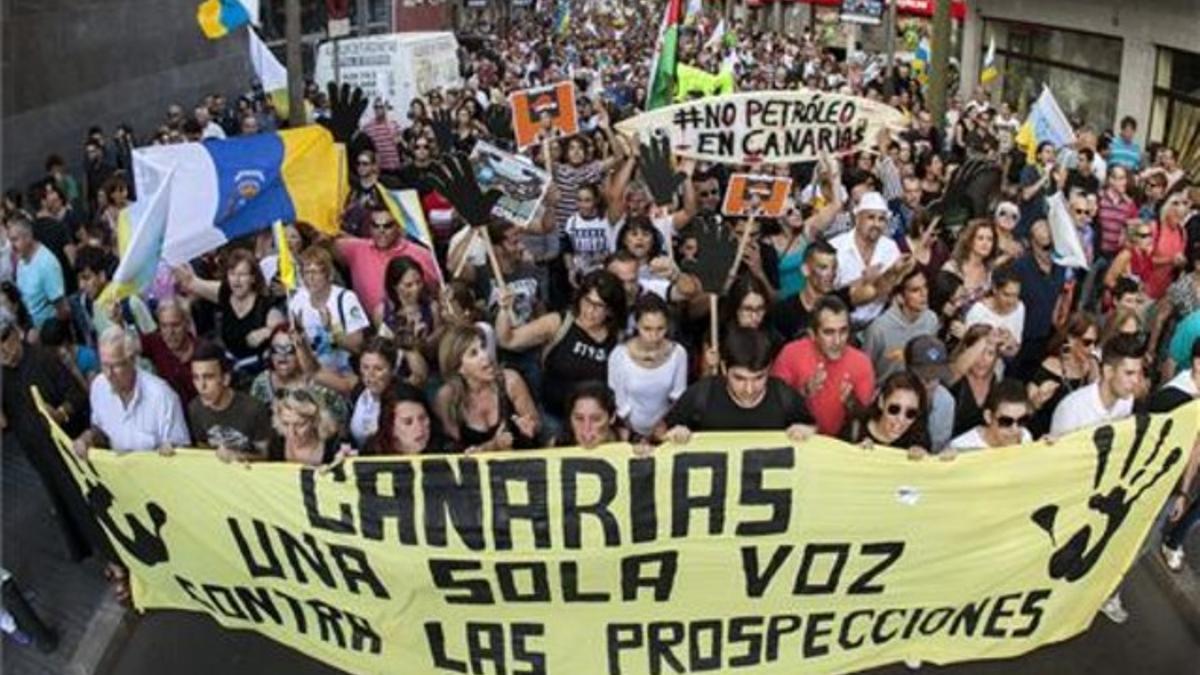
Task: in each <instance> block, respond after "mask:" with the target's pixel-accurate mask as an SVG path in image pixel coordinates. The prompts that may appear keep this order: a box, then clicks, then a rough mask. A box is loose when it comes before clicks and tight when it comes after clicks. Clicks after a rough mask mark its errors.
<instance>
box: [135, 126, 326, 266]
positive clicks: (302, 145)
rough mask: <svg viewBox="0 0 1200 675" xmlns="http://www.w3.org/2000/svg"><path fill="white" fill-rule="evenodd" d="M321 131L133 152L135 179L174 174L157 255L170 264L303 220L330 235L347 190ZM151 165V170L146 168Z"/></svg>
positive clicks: (296, 131) (304, 130) (302, 130)
mask: <svg viewBox="0 0 1200 675" xmlns="http://www.w3.org/2000/svg"><path fill="white" fill-rule="evenodd" d="M344 154H345V148H344V146H341V145H338V144H335V143H334V142H333V136H332V135H330V133H329V131H327V130H326V129H325V128H324V127H321V126H318V125H311V126H307V127H301V128H299V129H289V130H286V131H281V132H279V133H274V134H255V135H252V136H238V137H236V138H231V139H229V140H208V141H205V142H203V143H180V144H177V145H160V146H150V147H146V148H139V149H137V150H135V151H134V175H135V176H136V178H137V184H138V186H139V188H140V187H141V185H142V173H146V172H148V171H154V172H159V173H161V172H163V171H165V170H166V169H173V170H174V172H175V179H176V180H174V181H173V185H172V187H171V188H170V194H169V196H168V208H169V209H170V219H169V221H170V222H169V225H168V227H167V236H166V242H165V245H164V250H163V254H164V256H165V258H166V259H167V261H168V262H170V263H171V264H179V263H183V262H186V261H188V260H191V259H192V258H195V257H196V256H199V255H202V254H204V253H206V252H208V251H211V250H213V249H215V248H219V247H221V246H223V245H225V244H226V243H228V242H230V241H233V240H235V239H238V238H240V237H245V236H247V235H250V234H254V233H256V232H260V231H262V230H265V229H267V228H269V227H271V224H272V223H274V222H275V221H276V220H282V221H283V222H285V223H294V222H298V221H303V222H305V223H308V224H310V225H312V226H313V227H315V228H317V229H318V230H320V231H322V232H326V233H328V234H336V233H337V232H338V230H339V216H340V214H341V209H342V204H343V203H344V202H345V195H346V191H347V187H346V180H345V173H344V172H343V171H342V170H341V169H342V168H343V167H344V163H343V159H342V157H343V156H344ZM147 167H149V168H147Z"/></svg>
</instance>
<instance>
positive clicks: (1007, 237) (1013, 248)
mask: <svg viewBox="0 0 1200 675" xmlns="http://www.w3.org/2000/svg"><path fill="white" fill-rule="evenodd" d="M1020 219H1021V209H1020V207H1018V206H1017V205H1016V204H1014V203H1012V202H1000V204H999V205H998V206H997V207H996V214H995V217H994V218H993V219H992V222H994V223H995V225H996V237H997V239H996V248H997V250H999V251H1000V257H999V258H998V259H997V261H996V264H997V265H1000V264H1003V263H1004V262H1005V261H1009V260H1016V259H1017V258H1020V257H1021V256H1022V255H1023V254H1024V253H1025V244H1023V243H1021V240H1020V239H1018V238H1017V235H1016V229H1017V221H1018V220H1020Z"/></svg>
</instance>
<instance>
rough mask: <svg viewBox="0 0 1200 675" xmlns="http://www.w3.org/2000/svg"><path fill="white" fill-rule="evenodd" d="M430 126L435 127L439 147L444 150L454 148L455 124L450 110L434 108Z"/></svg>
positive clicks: (434, 131)
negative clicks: (451, 118)
mask: <svg viewBox="0 0 1200 675" xmlns="http://www.w3.org/2000/svg"><path fill="white" fill-rule="evenodd" d="M429 126H431V127H433V135H434V136H436V137H437V142H438V147H439V148H440V149H441V151H442V152H450V151H451V150H453V149H454V126H453V123H452V122H451V120H450V111H449V110H443V109H437V110H434V111H433V114H432V115H430V117H429Z"/></svg>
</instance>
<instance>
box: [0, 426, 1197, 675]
mask: <svg viewBox="0 0 1200 675" xmlns="http://www.w3.org/2000/svg"><path fill="white" fill-rule="evenodd" d="M5 440H9V439H5ZM2 454H3V472H4V473H3V488H4V495H3V505H4V514H3V515H4V518H3V521H4V544H5V546H4V550H3V562H4V565H5V566H6V567H7V568H8V569H9V570H11V571H13V572H14V574H15V575H16V578H17V579H18V581H20V582H21V585H22V586H23V587H24V589H25V590H26V591H27V595H32V596H33V598H32V604H33V605H34V607H35V609H37V610H38V611H39V613H41V614H42V616H43V617H44V618H45V619H46V620H47V622H48V623H50V624H51V625H53V626H54V627H55V628H57V629H58V631H59V633H60V638H61V642H60V645H59V648H58V650H57V651H56V652H54V653H52V654H48V655H47V654H41V653H39V652H37V651H36V650H35V649H33V648H32V647H22V646H17V645H14V644H13V643H11V642H10V641H8V640H5V641H4V647H5V648H4V650H3V655H2V659H0V673H4V674H5V675H10V674H11V675H60V674H65V675H85V674H92V673H96V674H97V675H159V674H161V673H170V674H171V675H210V674H212V673H221V674H222V675H242V674H243V673H244V674H246V675H250V674H254V675H259V674H261V673H288V674H289V675H326V674H329V673H337V672H340V671H338V670H337V669H334V668H331V667H329V666H326V665H324V664H321V663H319V662H317V661H314V660H312V659H310V658H307V657H305V656H304V655H302V654H300V653H299V652H296V651H294V650H292V649H289V648H287V647H285V646H283V645H281V644H278V643H276V642H274V641H272V640H270V639H267V638H265V637H261V636H259V635H257V634H254V633H251V632H248V631H237V630H227V629H223V628H221V627H220V626H218V625H217V624H216V623H215V622H213V621H212V620H211V619H209V618H208V617H206V616H204V615H201V614H197V613H191V612H177V611H155V612H149V613H147V614H146V615H144V616H141V617H139V616H137V615H136V614H134V613H133V612H128V613H124V614H123V613H122V612H121V610H120V609H119V608H118V607H117V606H116V604H115V603H114V602H113V601H112V600H111V598H110V595H109V593H108V590H107V588H106V586H105V584H104V582H103V580H102V576H101V571H100V570H101V567H100V565H99V563H98V562H96V561H95V560H91V561H88V562H86V563H83V564H76V563H71V562H69V561H67V560H66V558H65V554H64V549H63V545H62V542H61V539H60V537H59V534H58V530H57V528H56V526H55V525H54V522H53V520H52V519H51V516H50V515H49V513H48V512H47V509H48V501H47V500H46V498H45V495H44V493H43V491H42V487H41V483H40V481H38V479H37V476H36V474H35V473H34V472H33V470H32V468H31V467H30V466H29V464H28V463H27V462H26V461H25V459H24V457H23V455H22V453H21V452H20V450H19V449H17V448H15V447H14V445H13V444H12V443H6V444H5V445H4V447H3V453H2ZM1188 545H1189V551H1188V560H1189V565H1190V568H1189V569H1188V570H1185V572H1183V574H1182V575H1181V576H1173V575H1171V574H1170V573H1169V572H1166V571H1165V568H1163V567H1162V565H1161V562H1160V561H1159V560H1158V559H1157V551H1155V554H1154V556H1148V557H1147V558H1146V559H1145V560H1143V561H1142V562H1141V563H1140V564H1139V565H1138V566H1137V567H1136V568H1134V570H1133V572H1132V573H1131V574H1130V576H1129V578H1128V579H1127V581H1126V590H1125V591H1124V592H1123V597H1124V599H1125V604H1126V607H1127V608H1128V609H1129V611H1130V613H1131V615H1132V616H1131V618H1130V620H1129V622H1128V623H1126V624H1125V625H1123V626H1116V625H1114V624H1112V623H1110V622H1109V621H1108V620H1107V619H1105V618H1104V617H1097V619H1096V621H1095V623H1094V624H1093V625H1092V627H1091V629H1090V630H1088V631H1087V632H1086V633H1084V634H1083V635H1080V636H1078V637H1076V638H1074V639H1072V640H1069V641H1067V642H1064V643H1061V644H1057V645H1050V646H1047V647H1043V648H1042V649H1039V650H1037V651H1035V652H1032V653H1030V654H1027V655H1025V656H1023V657H1020V658H1017V659H1007V660H1003V661H992V662H972V663H961V664H956V665H953V666H947V667H936V666H932V665H926V666H925V667H924V668H923V669H922V670H921V671H920V672H922V673H946V674H952V675H1000V674H1004V675H1009V674H1011V673H1020V674H1021V675H1027V674H1028V675H1041V674H1043V673H1044V674H1046V675H1074V674H1079V675H1084V674H1087V675H1107V674H1110V673H1111V674H1112V675H1118V674H1120V675H1124V674H1126V673H1136V674H1137V675H1159V674H1161V675H1193V674H1197V673H1200V635H1197V634H1195V633H1193V632H1191V629H1189V626H1191V627H1193V629H1195V630H1198V631H1200V621H1193V622H1192V623H1191V624H1189V622H1188V621H1187V620H1186V619H1185V616H1188V613H1187V612H1186V611H1185V610H1187V609H1191V610H1200V594H1195V595H1191V596H1187V595H1186V594H1185V593H1184V592H1183V591H1180V590H1179V588H1181V587H1183V586H1187V587H1190V588H1200V536H1198V535H1196V534H1193V536H1192V537H1190V538H1189V541H1188ZM1156 577H1157V578H1156ZM1181 580H1183V581H1186V582H1188V583H1187V584H1183V585H1181V584H1179V583H1178V582H1179V581H1181ZM1196 615H1200V611H1196V612H1193V613H1192V616H1196ZM122 621H123V623H122ZM395 672H397V673H405V674H408V673H413V672H415V671H413V670H412V669H411V668H406V667H404V666H403V665H398V666H397V668H396V670H395ZM909 672H910V671H908V670H907V669H906V668H904V667H903V666H899V665H897V666H890V667H886V668H879V669H876V670H873V671H871V675H906V674H907V673H909Z"/></svg>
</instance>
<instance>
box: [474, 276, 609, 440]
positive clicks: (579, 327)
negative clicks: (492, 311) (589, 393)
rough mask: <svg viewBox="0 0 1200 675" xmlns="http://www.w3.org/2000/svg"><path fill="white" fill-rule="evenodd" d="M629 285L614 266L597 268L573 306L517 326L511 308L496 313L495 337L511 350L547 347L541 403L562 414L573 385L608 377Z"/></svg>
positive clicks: (585, 278) (579, 289) (550, 412)
mask: <svg viewBox="0 0 1200 675" xmlns="http://www.w3.org/2000/svg"><path fill="white" fill-rule="evenodd" d="M625 309H626V308H625V289H624V288H623V287H622V286H621V282H620V280H618V279H617V278H616V277H615V276H614V275H613V274H612V273H611V272H609V271H607V270H596V271H595V272H591V273H589V274H588V275H587V276H585V277H584V278H583V280H582V281H581V282H580V283H579V288H578V289H577V290H576V291H575V302H574V305H573V306H572V309H571V311H570V312H567V313H565V314H547V315H545V316H542V317H539V318H538V319H536V320H534V321H531V322H529V323H527V324H525V325H524V326H513V325H512V317H511V312H508V311H507V310H504V311H501V312H500V315H499V316H498V317H497V319H496V338H497V341H498V342H499V344H500V346H501V347H503V348H505V349H508V350H511V351H525V350H529V349H533V348H537V347H541V348H542V356H543V358H542V365H543V372H542V403H543V405H544V406H545V409H546V412H547V413H548V414H550V415H553V416H554V417H557V418H559V419H562V418H563V417H564V416H565V406H566V400H567V394H569V393H570V391H571V387H572V386H574V385H575V384H577V383H579V382H585V381H588V380H599V381H601V382H604V381H607V379H608V355H609V353H610V352H611V351H612V350H613V348H614V347H616V345H617V338H618V336H619V335H620V332H621V328H622V327H623V326H624V325H625Z"/></svg>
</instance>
